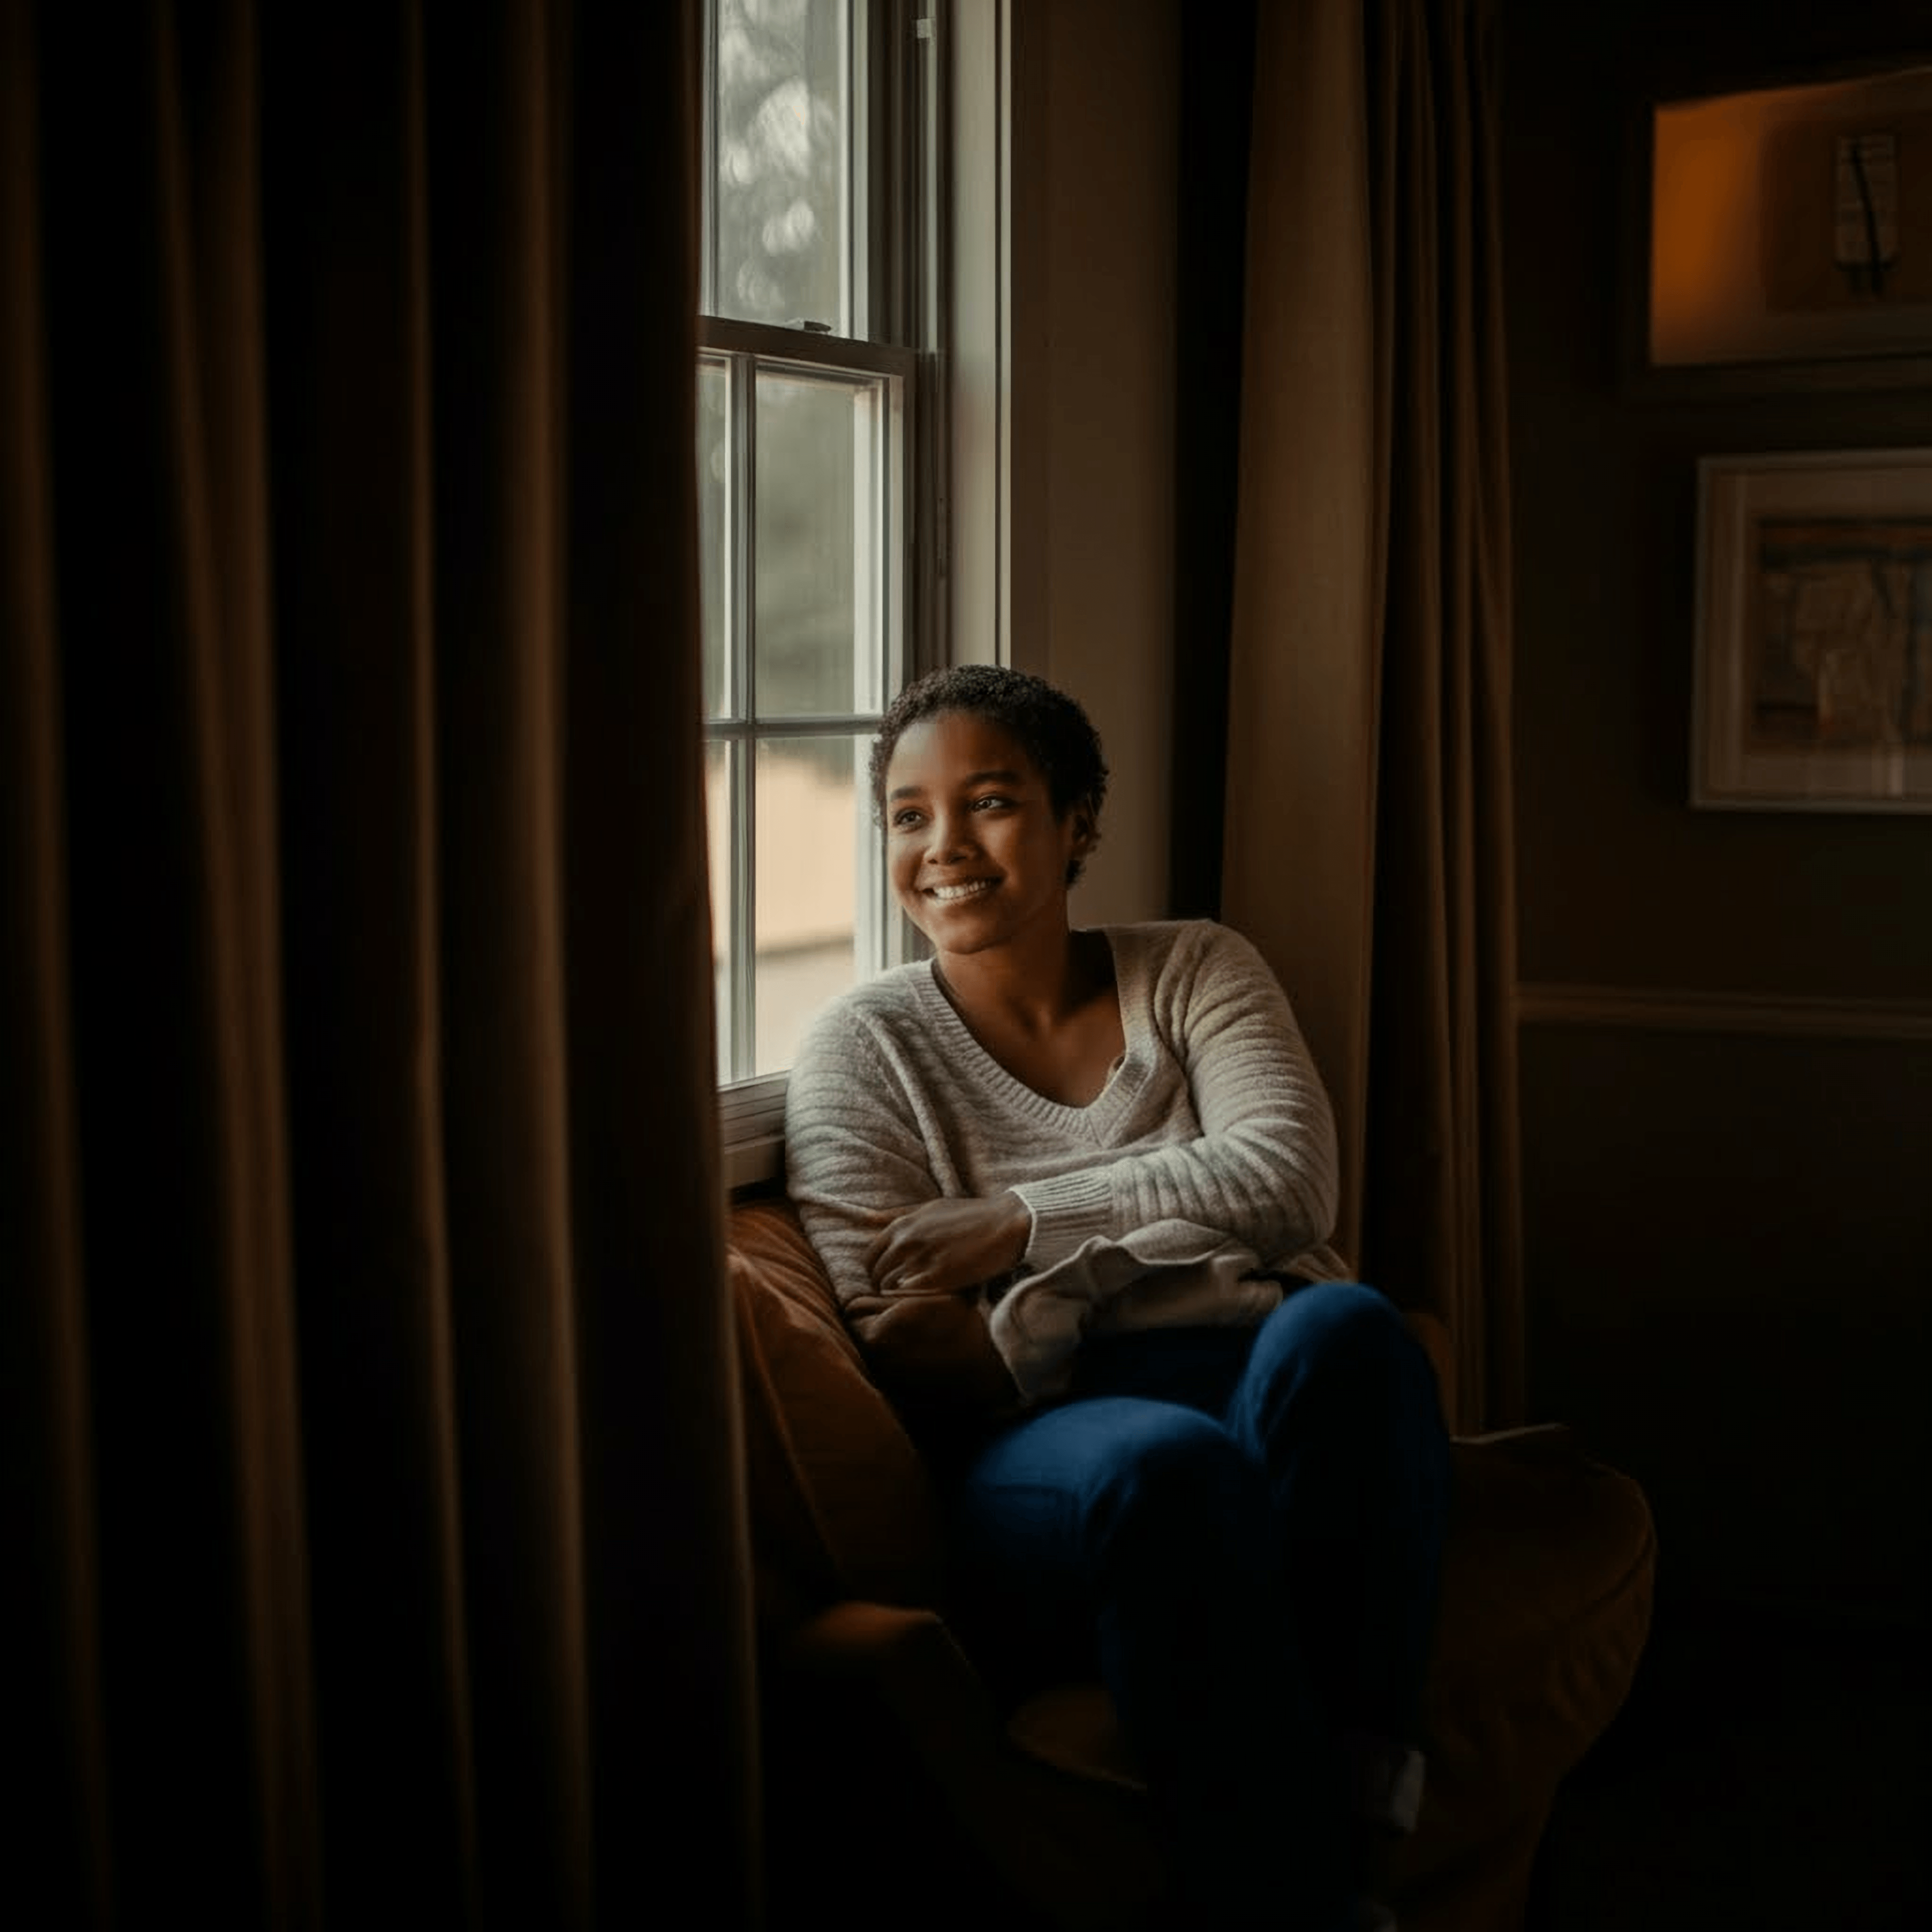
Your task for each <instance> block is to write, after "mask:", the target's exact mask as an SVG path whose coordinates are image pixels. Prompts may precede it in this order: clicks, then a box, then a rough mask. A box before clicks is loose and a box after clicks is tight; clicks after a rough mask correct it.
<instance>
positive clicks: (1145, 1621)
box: [953, 1338, 1347, 1932]
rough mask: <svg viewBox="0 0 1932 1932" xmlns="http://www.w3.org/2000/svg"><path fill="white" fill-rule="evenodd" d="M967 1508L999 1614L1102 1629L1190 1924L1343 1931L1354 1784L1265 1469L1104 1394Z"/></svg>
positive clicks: (1000, 1462) (976, 1582)
mask: <svg viewBox="0 0 1932 1932" xmlns="http://www.w3.org/2000/svg"><path fill="white" fill-rule="evenodd" d="M1150 1340H1151V1338H1150ZM1245 1340H1246V1338H1243V1342H1244V1343H1245ZM953 1508H954V1515H955V1517H956V1529H955V1546H954V1547H955V1550H956V1553H957V1555H958V1556H959V1560H960V1562H961V1565H962V1571H963V1572H964V1574H965V1577H966V1579H967V1580H968V1581H969V1583H971V1585H972V1586H974V1589H975V1592H976V1594H977V1595H978V1596H979V1598H980V1600H981V1601H988V1600H990V1601H992V1602H993V1603H994V1604H995V1605H997V1606H998V1610H999V1613H1000V1614H1001V1615H1003V1616H1011V1617H1015V1618H1019V1619H1023V1620H1024V1621H1025V1623H1026V1625H1028V1627H1029V1628H1030V1629H1031V1630H1032V1631H1034V1632H1035V1633H1037V1634H1045V1633H1047V1632H1049V1631H1053V1630H1055V1629H1063V1630H1064V1628H1067V1626H1068V1625H1070V1624H1078V1625H1081V1626H1082V1627H1084V1628H1086V1629H1088V1630H1089V1631H1091V1632H1092V1633H1093V1635H1094V1640H1095V1644H1096V1649H1097V1664H1098V1667H1099V1670H1100V1674H1101V1675H1102V1676H1103V1679H1104V1680H1105V1682H1106V1684H1107V1685H1108V1686H1109V1689H1110V1691H1112V1694H1113V1697H1114V1700H1115V1705H1116V1706H1117V1708H1118V1711H1119V1713H1120V1716H1121V1723H1122V1724H1123V1726H1124V1728H1125V1729H1126V1730H1127V1735H1128V1736H1129V1737H1130V1739H1132V1740H1133V1743H1134V1745H1135V1746H1136V1750H1137V1751H1138V1752H1139V1754H1140V1756H1141V1757H1142V1761H1143V1763H1144V1764H1145V1767H1146V1769H1147V1772H1148V1778H1149V1781H1150V1784H1151V1785H1152V1786H1153V1787H1154V1789H1155V1790H1156V1791H1157V1793H1159V1794H1161V1795H1163V1796H1164V1798H1165V1799H1166V1803H1167V1805H1168V1807H1169V1813H1170V1816H1171V1818H1172V1825H1173V1829H1174V1833H1175V1867H1176V1870H1177V1873H1178V1890H1179V1891H1180V1893H1181V1900H1180V1901H1178V1903H1179V1904H1180V1906H1181V1910H1180V1911H1179V1912H1178V1914H1177V1915H1178V1917H1181V1918H1183V1919H1184V1922H1186V1923H1187V1924H1190V1925H1199V1926H1200V1927H1203V1928H1204V1929H1205V1928H1207V1927H1220V1926H1223V1925H1229V1926H1232V1925H1235V1924H1240V1925H1242V1926H1244V1927H1247V1926H1251V1925H1255V1924H1268V1925H1278V1926H1281V1927H1294V1928H1298V1929H1299V1928H1307V1932H1329V1928H1331V1927H1334V1926H1337V1925H1339V1924H1341V1923H1343V1914H1344V1909H1345V1905H1346V1889H1347V1873H1346V1864H1345V1860H1344V1858H1343V1846H1342V1843H1341V1840H1342V1833H1341V1830H1340V1826H1341V1824H1342V1821H1343V1812H1342V1807H1341V1803H1340V1779H1339V1777H1338V1775H1337V1771H1336V1769H1335V1766H1334V1759H1333V1755H1332V1745H1331V1742H1330V1741H1329V1740H1328V1737H1327V1736H1326V1734H1325V1727H1323V1726H1322V1724H1321V1723H1320V1721H1319V1718H1318V1717H1317V1715H1316V1712H1315V1711H1314V1709H1313V1705H1312V1700H1311V1698H1310V1694H1309V1692H1308V1689H1307V1678H1306V1675H1305V1673H1304V1670H1303V1668H1302V1664H1301V1655H1300V1652H1299V1651H1298V1646H1297V1643H1296V1640H1295V1623H1294V1620H1293V1619H1292V1616H1291V1615H1290V1613H1289V1608H1288V1598H1287V1594H1286V1579H1285V1577H1284V1574H1283V1568H1282V1564H1281V1559H1280V1541H1279V1538H1278V1537H1277V1535H1275V1534H1274V1529H1273V1523H1272V1503H1271V1498H1270V1496H1269V1493H1268V1484H1267V1481H1266V1480H1265V1476H1264V1474H1263V1472H1262V1469H1261V1467H1260V1466H1259V1464H1258V1463H1256V1460H1254V1459H1253V1458H1252V1457H1250V1456H1249V1455H1248V1454H1246V1453H1244V1451H1242V1449H1241V1448H1240V1447H1239V1446H1238V1445H1237V1444H1236V1442H1235V1440H1234V1439H1233V1438H1232V1436H1231V1435H1230V1434H1229V1432H1228V1430H1226V1428H1224V1427H1223V1426H1222V1425H1221V1424H1220V1423H1218V1422H1217V1421H1215V1420H1214V1418H1212V1417H1211V1416H1208V1415H1203V1414H1202V1413H1201V1412H1199V1411H1197V1410H1196V1409H1191V1408H1188V1407H1186V1406H1182V1405H1180V1404H1177V1403H1171V1402H1165V1401H1154V1400H1147V1399H1145V1398H1143V1397H1137V1396H1116V1395H1104V1394H1103V1395H1095V1396H1091V1397H1085V1398H1083V1399H1081V1400H1075V1401H1071V1402H1069V1403H1064V1404H1063V1405H1061V1406H1059V1407H1058V1408H1055V1409H1049V1410H1047V1411H1046V1412H1044V1413H1043V1414H1041V1415H1037V1416H1035V1417H1033V1418H1029V1419H1028V1420H1027V1421H1023V1422H1021V1423H1019V1424H1016V1425H1015V1426H1013V1427H1011V1428H1010V1429H1008V1430H1005V1431H1004V1432H1002V1433H1001V1434H1000V1435H999V1436H997V1437H996V1438H995V1439H994V1440H993V1441H992V1442H989V1444H988V1445H986V1446H985V1448H983V1449H982V1450H981V1451H980V1453H979V1454H978V1455H977V1457H975V1458H974V1460H973V1461H972V1463H971V1464H970V1466H968V1468H967V1469H966V1470H965V1472H964V1474H963V1476H962V1478H961V1479H960V1481H959V1483H958V1484H957V1485H956V1488H955V1490H954V1494H953Z"/></svg>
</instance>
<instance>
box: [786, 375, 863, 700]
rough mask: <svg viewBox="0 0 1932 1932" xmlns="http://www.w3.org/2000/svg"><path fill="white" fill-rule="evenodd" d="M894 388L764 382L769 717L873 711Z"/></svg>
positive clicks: (835, 380) (852, 380)
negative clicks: (887, 397) (885, 433)
mask: <svg viewBox="0 0 1932 1932" xmlns="http://www.w3.org/2000/svg"><path fill="white" fill-rule="evenodd" d="M883 389H884V384H883V381H882V380H881V379H880V378H879V377H875V376H855V377H831V376H825V377H819V376H799V375H777V374H772V373H771V372H770V371H760V373H759V376H758V383H757V446H758V467H757V475H758V501H757V597H756V604H757V625H756V630H755V635H756V638H757V647H756V667H755V671H754V688H755V691H756V694H757V710H758V714H759V715H760V717H764V718H787V717H789V718H796V717H802V716H822V715H826V714H828V713H829V714H837V713H841V712H852V711H859V710H865V709H869V708H871V707H870V706H869V705H868V703H867V701H866V700H867V698H868V696H869V694H870V691H871V688H872V685H873V682H874V676H873V674H872V673H871V665H872V664H873V663H874V661H876V660H877V658H878V657H879V655H880V651H881V649H882V648H883V640H882V639H881V637H880V598H879V592H878V585H877V578H878V575H879V572H880V567H881V565H882V563H883V555H884V548H885V541H886V540H885V537H884V535H883V532H882V531H881V529H880V528H879V527H878V523H879V517H880V502H879V492H878V487H877V474H878V466H879V460H880V437H879V427H880V422H881V419H882V417H883V407H882V404H883ZM862 666H863V667H865V670H864V671H863V672H862V670H861V667H862Z"/></svg>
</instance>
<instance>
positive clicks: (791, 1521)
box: [727, 1200, 943, 1625]
mask: <svg viewBox="0 0 1932 1932" xmlns="http://www.w3.org/2000/svg"><path fill="white" fill-rule="evenodd" d="M727 1235H728V1241H729V1246H728V1249H727V1262H728V1265H729V1268H730V1280H731V1287H732V1294H733V1302H734V1304H735V1306H736V1313H737V1324H738V1347H739V1381H740V1385H741V1387H742V1391H743V1395H744V1403H745V1457H746V1463H747V1476H748V1481H749V1484H750V1489H751V1535H752V1541H753V1544H754V1555H755V1556H756V1559H757V1585H758V1596H759V1609H760V1613H761V1614H762V1615H763V1616H764V1617H765V1618H766V1619H767V1621H768V1622H778V1623H779V1624H781V1625H790V1624H791V1623H794V1622H796V1621H797V1620H798V1619H799V1618H800V1617H802V1616H805V1615H807V1614H808V1613H810V1612H811V1611H813V1610H817V1608H819V1607H820V1606H821V1605H823V1604H826V1603H828V1602H829V1601H832V1600H833V1599H835V1598H839V1597H848V1596H849V1597H861V1598H870V1599H871V1600H872V1601H875V1602H879V1603H886V1604H904V1605H907V1606H910V1607H914V1608H929V1609H930V1608H936V1607H938V1601H939V1598H940V1592H941V1577H942V1574H943V1571H942V1556H941V1530H940V1520H939V1509H938V1499H937V1498H936V1496H935V1493H934V1491H933V1487H932V1480H931V1478H930V1477H929V1475H927V1472H926V1466H925V1464H924V1463H922V1461H921V1460H920V1459H919V1455H918V1454H917V1452H916V1451H915V1450H914V1449H913V1445H912V1442H911V1440H910V1438H909V1437H908V1436H907V1435H906V1433H905V1431H904V1429H902V1428H901V1427H900V1424H899V1421H898V1418H897V1417H896V1416H895V1415H894V1414H893V1412H892V1408H891V1406H890V1405H889V1403H887V1402H886V1399H885V1397H883V1395H881V1394H880V1393H879V1391H878V1390H877V1388H875V1387H874V1385H873V1383H872V1382H871V1379H869V1378H868V1376H867V1375H866V1373H865V1367H864V1365H863V1364H862V1362H861V1361H860V1360H859V1351H858V1349H857V1346H856V1344H855V1343H853V1340H852V1338H851V1337H850V1335H849V1334H847V1331H846V1329H845V1325H844V1322H841V1320H840V1319H839V1315H838V1303H837V1301H836V1300H835V1298H834V1296H833V1295H832V1285H831V1283H830V1282H829V1280H827V1278H826V1274H825V1271H824V1269H823V1267H822V1266H821V1265H820V1262H819V1259H818V1257H817V1254H816V1253H814V1250H813V1249H812V1247H811V1243H810V1242H809V1241H808V1240H807V1239H806V1238H805V1231H804V1229H802V1228H801V1227H800V1226H799V1222H798V1217H797V1215H796V1212H795V1211H794V1210H793V1208H792V1207H791V1206H790V1204H789V1203H788V1202H784V1201H781V1200H768V1201H756V1202H742V1203H740V1204H739V1205H736V1206H735V1207H733V1208H732V1210H731V1211H730V1218H729V1222H728V1224H727Z"/></svg>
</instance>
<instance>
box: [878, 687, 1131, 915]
mask: <svg viewBox="0 0 1932 1932" xmlns="http://www.w3.org/2000/svg"><path fill="white" fill-rule="evenodd" d="M946 711H964V712H971V714H972V715H974V716H975V717H978V718H986V719H988V720H989V721H991V722H992V723H993V724H997V725H998V726H999V727H1000V728H1001V730H1004V731H1005V732H1007V733H1009V734H1010V736H1012V737H1013V739H1014V741H1015V742H1016V743H1017V744H1018V745H1019V747H1020V748H1021V750H1022V751H1025V753H1026V754H1027V756H1028V757H1029V758H1031V760H1033V762H1034V764H1035V765H1036V766H1037V767H1038V768H1039V770H1040V775H1041V776H1042V777H1043V778H1045V779H1046V790H1047V796H1048V797H1049V799H1051V800H1052V805H1053V812H1054V816H1055V817H1056V818H1064V817H1066V816H1067V814H1068V813H1069V812H1070V811H1073V809H1074V808H1075V807H1076V806H1080V807H1082V808H1085V810H1086V811H1088V813H1089V814H1091V816H1092V817H1093V820H1094V836H1095V837H1098V836H1099V835H1100V807H1101V805H1102V803H1103V802H1104V800H1105V799H1106V796H1107V761H1106V758H1105V757H1103V755H1102V754H1101V750H1100V733H1098V732H1097V731H1096V730H1094V726H1093V722H1092V721H1091V719H1090V718H1088V715H1087V714H1086V712H1085V711H1084V710H1082V709H1081V707H1080V706H1079V703H1078V702H1077V701H1076V700H1075V699H1073V698H1071V697H1068V696H1067V693H1066V692H1065V691H1061V690H1060V689H1058V688H1056V687H1055V685H1051V684H1049V683H1048V682H1047V681H1046V679H1045V678H1043V677H1036V676H1034V675H1033V673H1031V671H1024V670H1012V669H1011V668H1010V667H1008V666H1007V665H1004V664H952V665H949V666H948V667H946V668H945V669H944V670H933V671H928V672H927V673H926V675H925V676H923V677H917V678H915V679H913V681H912V682H911V683H910V684H909V685H907V686H906V687H905V688H904V690H903V691H901V692H900V693H899V694H898V697H895V698H894V699H893V700H892V703H890V704H889V705H888V706H886V712H885V715H884V716H883V718H880V720H879V730H878V735H877V736H876V737H875V738H874V739H873V740H872V753H871V787H872V813H873V816H874V818H875V819H876V820H877V822H878V823H879V824H880V826H883V825H884V823H885V817H886V767H887V766H889V764H891V763H892V754H893V752H894V751H896V750H898V742H899V739H901V737H902V736H904V733H905V732H906V731H907V729H908V728H909V727H911V726H912V725H914V724H920V723H922V722H923V721H925V720H926V719H927V718H935V717H937V716H938V715H939V714H940V713H941V712H946ZM1080 869H1081V868H1080V861H1079V859H1075V860H1074V862H1073V865H1072V867H1071V868H1070V870H1069V872H1068V874H1067V883H1068V884H1069V885H1071V884H1072V883H1073V881H1074V880H1076V879H1077V878H1078V877H1079V876H1080Z"/></svg>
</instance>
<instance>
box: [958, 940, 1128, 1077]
mask: <svg viewBox="0 0 1932 1932" xmlns="http://www.w3.org/2000/svg"><path fill="white" fill-rule="evenodd" d="M1064 938H1065V941H1066V943H1065V944H1064V946H1063V947H1061V948H1060V949H1059V956H1058V959H1057V960H1055V961H1054V962H1052V963H1051V965H1042V964H1041V962H1040V961H1038V960H1037V959H1036V960H1035V961H1034V962H1033V963H1032V964H1031V965H1029V966H1028V967H1027V968H1026V969H1025V971H1020V970H1019V962H1016V960H1014V959H1013V958H1012V956H1010V954H1009V953H1007V950H1006V949H1004V948H1002V949H1001V951H1000V953H998V954H996V955H993V956H988V955H986V954H981V953H969V954H967V955H965V956H959V957H955V956H948V955H946V954H941V955H940V956H938V957H937V958H935V959H934V961H933V976H934V978H935V980H936V981H937V983H938V986H939V988H940V990H941V992H943V993H944V995H946V998H947V1000H948V1001H950V1003H951V1004H952V1007H953V1011H954V1012H955V1013H957V1014H958V1015H959V1018H960V1020H961V1022H962V1024H963V1025H965V1028H966V1030H967V1031H968V1033H970V1034H972V1036H973V1037H974V1039H975V1040H977V1041H978V1042H979V1043H980V1046H982V1047H983V1048H984V1049H986V1052H987V1053H989V1055H992V1058H994V1059H995V1060H996V1061H998V1063H999V1064H1001V1066H1002V1067H1004V1068H1005V1069H1006V1070H1007V1072H1008V1073H1010V1074H1011V1075H1013V1077H1014V1078H1015V1079H1016V1080H1019V1081H1020V1082H1022V1084H1023V1085H1026V1086H1028V1087H1030V1088H1032V1089H1033V1090H1034V1092H1036V1093H1038V1094H1044V1095H1046V1097H1047V1098H1048V1099H1049V1100H1057V1101H1058V1102H1060V1103H1061V1104H1062V1105H1064V1106H1087V1105H1088V1104H1089V1103H1091V1101H1092V1100H1094V1098H1095V1097H1097V1095H1098V1094H1100V1091H1101V1090H1102V1089H1103V1088H1104V1087H1105V1086H1106V1084H1107V1081H1108V1079H1109V1076H1110V1075H1111V1073H1112V1070H1113V1067H1114V1064H1115V1061H1118V1059H1119V1058H1120V1057H1121V1053H1122V1052H1124V1050H1125V1046H1126V1037H1125V1030H1124V1024H1123V1022H1122V1020H1121V1003H1120V998H1119V995H1118V992H1117V991H1116V989H1115V984H1114V953H1113V948H1112V946H1111V945H1110V944H1109V942H1108V940H1107V936H1106V934H1105V933H1101V932H1073V933H1068V934H1067V935H1064Z"/></svg>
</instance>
